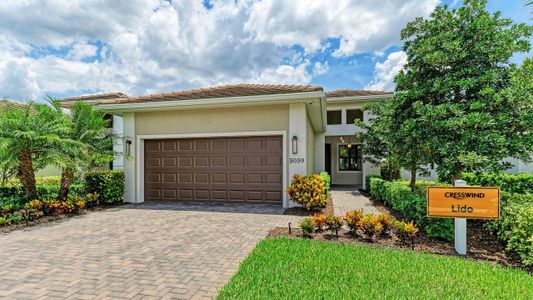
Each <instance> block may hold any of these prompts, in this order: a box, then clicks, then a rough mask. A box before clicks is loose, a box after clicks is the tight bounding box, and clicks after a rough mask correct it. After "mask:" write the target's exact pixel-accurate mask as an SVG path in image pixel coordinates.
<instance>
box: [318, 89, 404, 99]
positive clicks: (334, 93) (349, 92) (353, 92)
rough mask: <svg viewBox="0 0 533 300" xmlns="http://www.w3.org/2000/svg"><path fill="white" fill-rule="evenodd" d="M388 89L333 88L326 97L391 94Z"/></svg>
mask: <svg viewBox="0 0 533 300" xmlns="http://www.w3.org/2000/svg"><path fill="white" fill-rule="evenodd" d="M392 94H394V93H393V92H390V91H371V90H335V91H331V92H327V93H326V97H327V98H336V97H350V96H375V95H392Z"/></svg>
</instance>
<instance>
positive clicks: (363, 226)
mask: <svg viewBox="0 0 533 300" xmlns="http://www.w3.org/2000/svg"><path fill="white" fill-rule="evenodd" d="M357 228H358V229H359V230H360V231H361V232H362V233H363V234H364V235H365V236H366V237H367V239H368V240H369V241H372V239H373V238H374V236H375V235H376V234H379V233H381V231H382V230H383V225H381V223H380V221H379V220H378V219H377V218H376V216H375V215H374V214H366V215H364V216H363V217H362V218H361V219H360V220H359V222H357Z"/></svg>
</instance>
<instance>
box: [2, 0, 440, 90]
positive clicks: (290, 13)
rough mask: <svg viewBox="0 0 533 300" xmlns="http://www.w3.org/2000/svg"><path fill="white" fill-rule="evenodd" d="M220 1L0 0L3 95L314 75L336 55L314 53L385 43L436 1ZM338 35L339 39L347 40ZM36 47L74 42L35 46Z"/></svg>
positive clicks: (297, 80)
mask: <svg viewBox="0 0 533 300" xmlns="http://www.w3.org/2000/svg"><path fill="white" fill-rule="evenodd" d="M212 3H213V7H212V8H211V9H206V8H205V7H204V6H203V5H202V1H173V2H171V3H169V2H167V1H160V0H117V1H107V0H84V1H82V0H49V1H37V0H36V1H15V0H13V1H0V32H1V34H0V96H8V97H12V98H15V99H16V98H22V99H25V98H32V97H33V98H35V97H40V96H43V95H45V94H47V93H60V94H65V93H71V94H75V93H77V92H78V91H80V90H89V91H100V92H111V91H121V92H125V93H129V94H132V95H139V94H146V93H152V92H159V91H172V90H177V89H181V88H189V87H196V86H208V85H213V84H224V83H231V82H264V83H270V82H272V83H273V82H276V83H291V84H308V83H309V82H311V80H312V78H313V76H319V75H322V74H325V73H326V72H328V70H329V65H328V63H327V61H325V62H310V57H311V54H313V53H318V52H321V53H322V52H324V51H329V52H330V53H329V55H331V51H335V52H334V53H335V55H347V56H350V55H352V54H353V53H358V52H370V53H374V52H379V51H382V49H384V48H387V47H388V46H390V45H392V44H396V43H397V42H398V33H399V29H400V28H402V27H403V25H404V23H405V22H407V21H408V20H410V19H412V18H414V17H415V16H419V15H426V14H427V13H428V12H429V11H430V10H431V9H432V8H433V6H434V5H435V4H436V0H424V1H423V2H420V1H416V0H409V1H393V0H390V1H386V2H385V3H384V4H380V5H376V4H375V3H374V2H373V1H370V0H364V1H348V0H330V1H327V0H321V1H312V2H310V1H303V0H297V1H296V0H295V1H275V0H264V1H260V2H255V1H252V0H246V1H214V2H212ZM332 38H338V39H340V46H339V48H338V49H333V48H334V47H335V46H333V44H332V43H331V42H330V39H332ZM95 41H99V42H101V43H99V44H101V45H103V46H100V47H96V46H95ZM294 45H300V46H302V47H303V48H304V52H305V53H303V54H302V53H299V52H298V51H295V50H291V47H292V46H294ZM35 49H56V50H57V49H68V51H67V52H66V53H60V54H58V53H54V52H53V51H52V52H49V51H48V52H47V51H43V52H40V53H38V54H37V55H36V54H35V53H34V52H35ZM60 51H62V50H60ZM95 56H97V57H98V58H99V59H98V60H96V61H92V60H91V61H90V62H88V61H82V60H83V59H84V58H88V57H95Z"/></svg>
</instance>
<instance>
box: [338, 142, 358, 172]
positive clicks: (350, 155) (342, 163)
mask: <svg viewBox="0 0 533 300" xmlns="http://www.w3.org/2000/svg"><path fill="white" fill-rule="evenodd" d="M362 161H363V160H362V151H361V145H353V144H351V145H339V171H361V166H362Z"/></svg>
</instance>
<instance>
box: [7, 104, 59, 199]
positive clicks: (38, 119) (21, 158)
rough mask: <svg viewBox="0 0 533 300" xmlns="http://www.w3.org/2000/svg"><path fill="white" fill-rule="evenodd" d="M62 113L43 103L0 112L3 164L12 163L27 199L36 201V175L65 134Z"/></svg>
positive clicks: (12, 107) (16, 106)
mask: <svg viewBox="0 0 533 300" xmlns="http://www.w3.org/2000/svg"><path fill="white" fill-rule="evenodd" d="M66 129H67V128H66V127H65V124H64V122H63V119H62V116H61V113H58V111H56V110H55V109H53V108H52V107H51V106H49V105H47V104H44V103H34V102H29V103H27V104H26V105H15V106H10V107H8V108H6V109H3V110H2V111H0V151H1V152H2V154H1V156H2V158H3V159H4V160H5V161H8V162H10V163H13V162H15V163H16V165H17V177H18V179H19V181H20V183H21V184H22V186H23V187H24V189H25V191H26V193H27V195H28V196H29V197H31V198H33V199H36V198H37V197H38V196H37V189H36V187H35V171H36V170H37V169H39V168H40V167H43V166H44V165H45V164H46V161H47V158H48V155H49V154H50V153H51V152H53V151H54V149H56V148H57V147H59V146H60V145H61V144H64V143H68V141H65V140H63V138H62V136H64V134H65V132H66Z"/></svg>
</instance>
